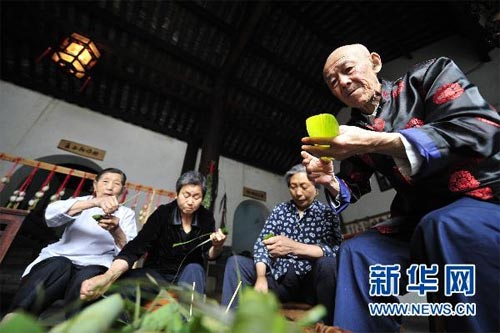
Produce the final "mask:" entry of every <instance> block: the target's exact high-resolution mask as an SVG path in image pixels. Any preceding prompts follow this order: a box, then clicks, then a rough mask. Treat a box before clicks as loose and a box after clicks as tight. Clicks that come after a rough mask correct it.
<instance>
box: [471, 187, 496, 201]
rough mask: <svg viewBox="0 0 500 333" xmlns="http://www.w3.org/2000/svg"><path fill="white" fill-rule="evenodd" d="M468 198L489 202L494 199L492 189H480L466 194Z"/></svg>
mask: <svg viewBox="0 0 500 333" xmlns="http://www.w3.org/2000/svg"><path fill="white" fill-rule="evenodd" d="M466 194H467V195H468V196H471V197H473V198H477V199H482V200H488V199H491V198H493V190H492V189H491V188H490V187H483V188H478V189H476V190H472V191H469V192H467V193H466Z"/></svg>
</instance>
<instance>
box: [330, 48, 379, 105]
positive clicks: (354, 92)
mask: <svg viewBox="0 0 500 333" xmlns="http://www.w3.org/2000/svg"><path fill="white" fill-rule="evenodd" d="M374 57H377V58H376V59H374ZM373 60H375V62H377V60H380V58H379V57H378V55H377V54H374V53H372V54H370V53H369V52H368V50H360V49H359V48H358V47H356V46H346V47H341V48H338V49H337V50H335V51H334V52H333V53H332V54H331V55H330V56H329V57H328V59H327V61H326V63H325V66H324V68H323V76H324V78H325V81H326V83H327V85H328V87H329V88H330V90H331V91H332V93H333V94H334V95H335V97H337V98H338V99H339V100H341V101H342V102H343V103H344V104H346V105H348V106H350V107H353V108H358V109H361V110H364V111H366V113H371V112H372V111H369V110H367V109H369V108H368V107H367V105H369V103H370V102H371V101H372V99H373V97H374V95H375V94H379V93H380V83H379V81H378V78H377V73H378V71H379V70H380V67H379V66H377V65H378V64H377V63H374V62H373Z"/></svg>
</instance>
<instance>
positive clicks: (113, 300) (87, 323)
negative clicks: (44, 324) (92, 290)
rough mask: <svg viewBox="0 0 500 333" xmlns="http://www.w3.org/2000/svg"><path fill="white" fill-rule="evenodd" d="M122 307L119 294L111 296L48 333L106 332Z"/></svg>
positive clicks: (122, 303)
mask: <svg viewBox="0 0 500 333" xmlns="http://www.w3.org/2000/svg"><path fill="white" fill-rule="evenodd" d="M123 305H124V302H123V299H122V297H121V296H120V295H119V294H114V295H111V296H109V297H106V298H105V299H103V300H100V301H98V302H96V303H94V304H92V305H90V306H89V307H87V308H85V309H83V310H82V312H80V313H79V314H78V315H75V316H74V317H73V318H70V319H68V320H66V321H64V322H62V323H60V324H58V325H56V326H54V327H53V328H52V329H51V330H50V332H49V333H70V332H71V333H75V332H85V333H87V332H92V333H100V332H106V331H107V329H108V328H109V327H110V326H111V324H113V322H114V321H115V319H116V318H117V317H118V315H119V314H120V313H121V312H122V310H123ZM19 332H21V331H19Z"/></svg>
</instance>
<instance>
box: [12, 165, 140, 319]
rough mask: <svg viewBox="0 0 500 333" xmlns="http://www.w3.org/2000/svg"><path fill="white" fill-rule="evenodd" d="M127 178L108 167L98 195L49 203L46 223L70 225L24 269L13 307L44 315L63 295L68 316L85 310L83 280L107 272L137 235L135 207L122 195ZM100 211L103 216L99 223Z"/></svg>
mask: <svg viewBox="0 0 500 333" xmlns="http://www.w3.org/2000/svg"><path fill="white" fill-rule="evenodd" d="M125 182H126V176H125V174H124V173H123V172H122V171H121V170H119V169H116V168H108V169H104V170H102V171H101V172H100V173H99V174H98V175H97V176H96V179H95V181H94V194H93V195H89V196H83V197H77V198H70V199H67V200H60V201H56V202H54V203H51V204H50V205H49V206H48V207H47V209H46V211H45V220H46V222H47V225H48V226H49V227H59V226H62V225H65V226H66V228H65V230H64V233H63V235H62V237H61V239H60V240H59V241H57V242H55V243H53V244H50V245H48V246H47V247H45V248H43V249H42V251H41V252H40V255H39V256H38V258H36V259H35V261H33V262H32V263H31V264H30V265H29V266H28V267H27V268H26V270H25V271H24V273H23V276H22V279H21V285H20V287H19V289H18V291H17V293H16V295H15V296H14V299H13V301H12V304H11V307H10V310H11V311H15V310H24V311H26V312H30V313H32V314H34V315H39V314H40V313H41V312H42V311H43V310H44V309H46V308H47V307H48V306H49V305H50V304H52V303H53V302H54V301H56V300H58V299H64V309H65V311H66V316H67V317H69V316H70V315H72V314H73V313H75V312H76V311H77V310H79V309H80V307H81V302H80V301H79V296H80V285H81V284H82V282H83V281H84V280H86V279H89V278H91V277H93V276H96V275H99V274H101V273H103V272H105V271H106V270H107V269H108V267H109V266H110V265H111V262H112V260H113V258H114V256H115V255H116V254H118V252H120V250H121V248H122V247H123V246H124V245H125V244H126V243H127V242H128V241H129V240H131V239H132V238H134V237H135V236H136V235H137V226H136V222H135V213H134V211H133V210H131V209H130V208H127V207H124V206H121V205H120V204H119V203H118V199H117V197H118V196H119V195H120V194H121V193H122V191H123V190H124V187H125ZM95 215H101V216H102V218H101V219H98V220H99V221H97V220H96V219H94V218H93V216H95Z"/></svg>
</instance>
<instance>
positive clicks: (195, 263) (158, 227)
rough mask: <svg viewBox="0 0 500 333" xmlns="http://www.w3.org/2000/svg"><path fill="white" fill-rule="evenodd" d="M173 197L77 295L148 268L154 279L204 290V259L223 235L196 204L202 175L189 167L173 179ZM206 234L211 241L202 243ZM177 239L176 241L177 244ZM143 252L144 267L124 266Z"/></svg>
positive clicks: (216, 250) (140, 275)
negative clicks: (105, 270) (174, 196)
mask: <svg viewBox="0 0 500 333" xmlns="http://www.w3.org/2000/svg"><path fill="white" fill-rule="evenodd" d="M176 192H177V198H176V200H174V201H172V202H170V203H168V204H166V205H161V206H159V207H158V208H157V209H156V211H154V212H153V214H151V216H150V217H149V218H148V220H147V222H146V223H145V224H144V227H143V228H142V230H141V231H140V232H139V234H138V235H137V237H136V238H135V239H133V240H132V241H131V242H130V243H128V244H127V245H126V246H125V247H124V248H123V250H122V251H121V252H120V253H119V254H118V256H117V257H116V258H115V260H114V261H113V264H112V265H111V267H110V268H109V270H108V271H107V272H105V273H104V274H102V275H99V276H96V277H93V278H92V279H89V280H87V281H85V282H84V283H83V284H82V288H81V295H80V297H81V298H82V299H86V300H91V299H95V298H97V297H99V296H100V295H102V294H103V293H104V292H105V291H106V290H107V289H108V288H109V287H110V286H111V284H112V283H113V282H114V281H116V279H118V277H120V276H121V275H122V274H124V273H126V274H124V275H123V277H122V279H127V280H132V279H133V280H136V279H144V278H145V277H146V276H147V274H149V275H151V276H152V277H154V278H155V279H156V280H157V281H158V282H170V283H185V284H189V285H193V283H194V285H195V290H196V291H197V292H198V293H201V294H202V293H204V290H205V270H204V267H203V261H204V259H205V258H206V259H208V260H213V259H216V258H217V256H219V255H220V253H221V252H222V246H223V244H224V241H225V240H226V236H225V235H224V233H223V232H222V231H221V230H220V229H219V230H217V231H214V230H215V220H214V217H213V215H212V213H210V212H209V211H208V210H206V209H205V208H204V207H203V206H201V202H202V200H203V195H204V193H205V178H204V176H203V175H202V174H201V173H199V172H196V171H188V172H186V173H184V174H183V175H181V176H180V178H179V179H178V180H177V183H176ZM209 239H210V240H211V242H210V243H211V244H209V243H205V244H204V245H203V246H199V245H200V244H201V243H203V242H204V241H206V240H209ZM178 244H181V245H179V246H177V245H178ZM146 253H147V256H146V259H145V261H144V264H143V267H142V268H138V269H132V270H129V269H130V268H131V267H132V266H133V264H134V263H135V261H136V260H138V259H139V258H141V257H142V256H143V255H144V254H146Z"/></svg>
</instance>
